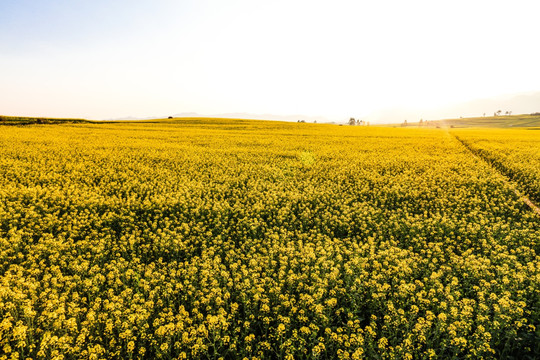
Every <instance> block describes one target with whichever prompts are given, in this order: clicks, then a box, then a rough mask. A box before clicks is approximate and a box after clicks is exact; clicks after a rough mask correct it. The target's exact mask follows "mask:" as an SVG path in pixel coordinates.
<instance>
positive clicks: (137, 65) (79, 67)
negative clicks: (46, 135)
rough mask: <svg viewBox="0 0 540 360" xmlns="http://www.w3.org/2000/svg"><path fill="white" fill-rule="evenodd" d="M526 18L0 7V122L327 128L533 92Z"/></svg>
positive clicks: (226, 5)
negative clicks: (226, 121) (148, 120)
mask: <svg viewBox="0 0 540 360" xmlns="http://www.w3.org/2000/svg"><path fill="white" fill-rule="evenodd" d="M539 10H540V3H539V2H538V1H537V0H533V1H524V0H512V1H510V0H508V1H498V0H490V1H483V0H466V1H462V0H454V1H447V0H446V1H438V0H425V1H424V0H409V1H402V0H380V1H373V0H370V1H361V0H357V1H342V0H332V1H317V0H306V1H304V0H286V1H282V0H272V1H258V0H227V1H223V0H221V1H218V0H176V1H168V0H152V1H150V0H148V1H141V0H129V1H128V0H92V1H90V0H86V1H73V0H69V1H68V0H0V114H2V115H21V116H23V115H26V116H48V117H82V118H88V119H110V118H121V117H126V116H134V117H149V116H166V115H168V114H176V113H182V112H197V113H200V114H222V113H232V112H246V113H253V114H276V115H292V114H303V115H306V116H323V117H326V118H328V119H330V120H337V121H339V120H345V119H348V118H349V117H351V116H353V117H365V116H367V117H369V116H370V114H374V113H377V112H384V111H386V110H387V109H396V108H415V109H434V108H437V107H444V106H448V105H449V104H453V103H459V102H465V101H470V100H474V99H482V98H489V97H496V96H501V95H505V94H514V93H527V92H535V91H540V65H539V64H540V47H539V46H538V38H539V35H540V30H539V28H538V25H537V24H538V14H539ZM539 105H540V104H539ZM539 111H540V106H539Z"/></svg>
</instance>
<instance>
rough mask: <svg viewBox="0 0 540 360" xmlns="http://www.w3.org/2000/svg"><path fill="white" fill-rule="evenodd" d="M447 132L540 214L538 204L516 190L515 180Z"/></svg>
mask: <svg viewBox="0 0 540 360" xmlns="http://www.w3.org/2000/svg"><path fill="white" fill-rule="evenodd" d="M449 134H450V135H451V136H452V137H453V138H454V139H456V140H457V141H459V143H460V144H461V145H463V147H465V149H467V150H468V151H469V152H470V153H471V154H472V155H473V156H475V157H476V158H477V159H480V160H482V161H483V162H484V163H486V164H487V165H488V166H489V167H490V168H492V169H493V171H495V172H496V173H497V174H499V176H500V177H501V179H502V181H503V182H504V183H505V184H507V185H508V187H509V188H510V189H512V190H513V191H514V192H515V193H516V195H517V196H518V197H519V198H520V199H521V200H522V201H523V202H524V203H525V204H527V206H529V207H530V208H531V210H532V211H534V212H535V213H536V215H538V216H540V207H539V206H538V205H536V204H535V203H533V202H532V201H531V199H529V198H528V197H527V196H526V195H523V194H522V193H521V192H520V191H519V190H518V186H517V185H516V184H515V182H513V181H512V179H511V178H510V177H509V176H508V175H505V174H503V173H502V172H501V171H500V170H498V169H497V168H495V167H494V166H493V165H492V164H491V163H490V162H489V161H488V160H487V159H486V158H484V157H482V155H480V154H478V153H477V152H476V151H474V149H472V148H471V146H469V145H468V144H467V143H466V142H464V141H463V140H461V139H460V138H459V137H457V136H456V135H454V134H452V133H451V132H449Z"/></svg>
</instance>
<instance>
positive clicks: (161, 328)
mask: <svg viewBox="0 0 540 360" xmlns="http://www.w3.org/2000/svg"><path fill="white" fill-rule="evenodd" d="M509 134H510V135H509ZM456 137H457V138H456ZM458 138H459V139H460V140H461V141H463V142H466V143H467V144H468V145H469V147H467V146H465V145H464V144H463V143H462V142H461V141H460V140H458ZM539 141H540V132H539V131H532V130H500V129H499V130H492V129H483V130H461V129H459V130H458V129H450V131H447V130H445V129H433V128H405V129H402V128H395V129H394V128H380V127H353V126H332V125H321V124H319V125H314V124H297V123H280V122H265V121H249V120H241V121H236V120H224V119H220V120H212V119H185V120H172V121H171V120H165V121H163V122H160V121H153V122H151V121H149V122H141V123H134V122H131V123H102V124H97V123H88V124H63V125H54V126H45V125H28V126H21V127H15V126H6V127H2V128H1V131H0V319H1V320H0V350H1V351H0V359H9V358H20V359H26V358H32V359H80V358H89V359H102V358H103V359H127V358H134V359H137V358H140V359H143V358H160V359H177V358H190V359H191V358H194V359H219V358H224V359H242V358H244V357H245V358H248V359H256V358H258V359H263V358H264V359H274V358H276V359H293V358H294V359H316V358H321V359H336V358H339V359H362V358H365V359H375V358H377V359H433V358H439V359H447V358H449V359H452V358H453V359H462V358H497V359H505V358H506V359H510V358H513V359H518V358H519V359H527V358H529V359H534V358H538V356H539V354H540V332H539V330H540V258H539V256H538V253H539V251H540V218H539V217H538V216H537V215H536V214H535V213H534V212H533V211H532V210H531V209H530V208H529V207H528V206H527V205H526V204H524V202H523V201H522V200H521V199H520V198H519V197H518V195H516V193H515V192H514V189H513V186H514V184H513V183H509V182H508V181H505V179H504V176H503V175H501V173H500V171H501V172H502V171H504V172H505V174H506V175H505V176H508V177H509V178H510V181H511V182H515V184H517V185H516V186H519V187H520V188H521V189H522V190H523V191H524V192H527V193H529V194H530V195H531V196H535V195H534V194H535V192H534V191H535V189H536V191H538V186H539V185H538V182H537V180H535V179H538V176H537V175H538V174H540V158H539V157H538V150H537V149H538V147H536V144H538V142H539ZM474 151H478V154H479V155H482V156H484V157H486V158H489V159H500V160H493V162H492V164H495V165H493V166H492V165H490V164H489V162H486V161H484V160H482V159H483V158H480V157H478V156H474V155H473V152H474ZM521 159H526V160H521ZM496 161H499V162H500V163H501V164H503V165H504V167H503V165H501V166H500V167H498V165H496V164H497V162H496ZM506 171H508V172H506ZM515 174H518V175H515ZM519 174H528V175H519ZM535 181H536V182H535ZM534 199H535V200H536V199H537V198H534ZM15 354H16V355H15Z"/></svg>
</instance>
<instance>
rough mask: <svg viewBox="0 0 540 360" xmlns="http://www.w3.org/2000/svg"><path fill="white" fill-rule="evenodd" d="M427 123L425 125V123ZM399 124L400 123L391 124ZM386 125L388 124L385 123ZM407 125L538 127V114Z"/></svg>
mask: <svg viewBox="0 0 540 360" xmlns="http://www.w3.org/2000/svg"><path fill="white" fill-rule="evenodd" d="M426 124H427V125H426ZM391 125H392V126H401V125H402V124H391ZM386 126H388V125H386ZM407 126H408V127H413V126H415V127H418V126H424V127H425V126H427V127H454V128H470V127H482V128H530V127H540V114H537V115H533V114H530V115H526V114H523V115H510V116H486V117H472V118H458V119H442V120H428V121H426V122H424V123H423V124H422V125H420V123H419V122H409V123H408V124H407Z"/></svg>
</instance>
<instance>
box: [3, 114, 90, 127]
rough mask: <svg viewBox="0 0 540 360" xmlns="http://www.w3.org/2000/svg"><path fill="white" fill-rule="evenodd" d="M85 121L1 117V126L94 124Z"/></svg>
mask: <svg viewBox="0 0 540 360" xmlns="http://www.w3.org/2000/svg"><path fill="white" fill-rule="evenodd" d="M92 122H93V121H91V120H85V119H59V118H45V117H27V116H3V115H0V125H31V124H74V123H92Z"/></svg>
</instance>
